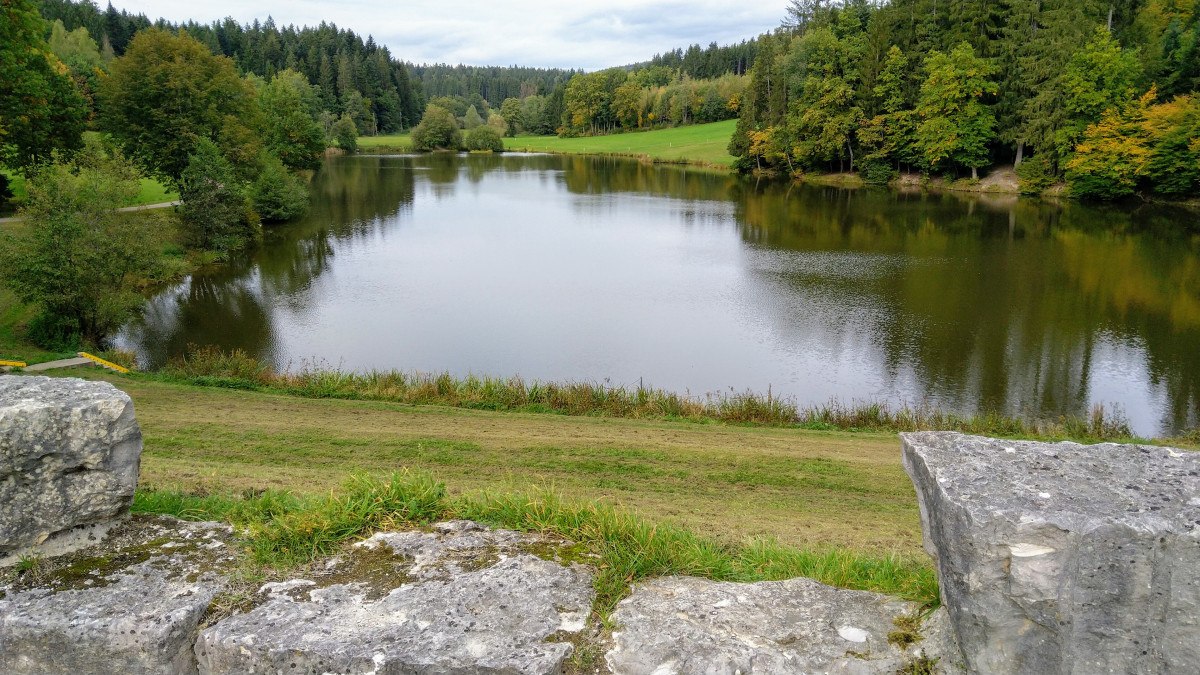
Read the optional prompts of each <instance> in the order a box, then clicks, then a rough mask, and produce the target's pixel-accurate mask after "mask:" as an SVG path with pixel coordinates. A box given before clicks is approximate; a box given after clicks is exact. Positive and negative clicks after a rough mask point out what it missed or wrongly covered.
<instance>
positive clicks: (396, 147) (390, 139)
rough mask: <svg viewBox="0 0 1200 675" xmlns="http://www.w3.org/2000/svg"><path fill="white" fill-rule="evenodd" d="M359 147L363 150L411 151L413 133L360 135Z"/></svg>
mask: <svg viewBox="0 0 1200 675" xmlns="http://www.w3.org/2000/svg"><path fill="white" fill-rule="evenodd" d="M358 147H359V148H360V149H362V150H373V151H377V152H382V151H388V150H390V151H394V152H411V151H412V135H410V134H395V135H392V136H359V137H358Z"/></svg>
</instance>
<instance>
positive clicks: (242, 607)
mask: <svg viewBox="0 0 1200 675" xmlns="http://www.w3.org/2000/svg"><path fill="white" fill-rule="evenodd" d="M140 449H141V435H140V432H139V431H138V428H137V424H136V422H135V421H134V418H133V408H132V404H131V402H130V400H129V398H128V397H127V396H126V395H125V394H123V393H121V392H120V391H118V390H116V389H115V388H113V387H112V386H110V385H107V384H103V383H92V382H83V381H80V380H69V379H50V378H25V377H0V462H2V463H0V553H7V555H8V557H9V560H8V561H7V562H0V672H2V673H14V674H22V673H72V674H74V673H91V672H122V673H187V674H194V673H205V674H208V673H213V674H215V673H242V672H286V673H326V672H333V673H352V672H353V673H369V672H377V673H383V672H404V673H442V672H456V673H547V674H549V673H561V672H564V670H566V671H569V672H589V673H592V672H609V673H618V674H628V675H641V674H645V673H660V674H663V675H666V674H668V673H678V674H684V673H745V674H750V673H858V674H868V673H881V674H883V673H887V674H891V673H896V672H921V673H925V672H929V670H930V669H932V670H933V671H934V672H942V673H957V672H962V671H967V672H971V673H988V674H991V673H999V674H1010V673H1012V674H1016V673H1080V674H1084V673H1115V672H1128V673H1134V672H1137V673H1195V672H1200V456H1198V455H1197V454H1194V453H1188V452H1184V451H1178V450H1171V449H1166V448H1154V447H1140V446H1118V445H1101V446H1093V447H1086V446H1081V445H1075V444H1071V443H1060V444H1043V443H1029V442H1016V441H997V440H992V439H985V438H975V437H969V436H963V435H961V434H945V433H921V434H905V435H904V436H903V461H904V465H905V467H906V469H907V470H908V472H909V474H910V475H911V476H912V479H913V483H914V485H915V486H916V489H917V497H918V501H919V505H920V510H921V519H922V525H923V528H924V533H925V544H926V548H927V549H928V551H929V553H930V554H931V555H932V556H933V557H934V558H935V560H936V564H937V570H938V575H939V578H940V580H941V590H942V599H943V602H944V605H945V608H943V609H941V610H939V611H938V612H935V613H933V614H932V615H930V616H924V617H923V618H924V623H923V624H922V623H921V622H920V617H922V616H923V614H922V608H921V607H918V606H916V605H914V604H912V603H908V602H903V601H899V600H897V599H895V598H889V597H886V596H882V595H878V594H874V593H863V592H856V591H848V590H841V589H835V588H831V587H828V586H824V585H822V584H819V583H817V582H815V581H811V580H808V579H793V580H788V581H780V582H769V583H758V584H737V583H722V582H715V581H710V580H704V579H695V578H683V577H672V578H662V579H652V580H647V581H645V582H642V583H638V584H635V585H634V587H633V591H632V593H631V594H630V596H629V597H627V598H626V599H624V600H623V601H622V602H621V603H620V604H619V605H618V607H617V608H616V610H615V611H614V612H613V613H612V614H611V615H610V616H609V617H608V622H607V623H604V622H602V621H601V619H600V617H598V616H597V615H596V613H595V607H594V601H595V594H594V592H593V588H592V586H593V581H594V579H595V578H596V576H597V572H598V570H597V569H596V563H595V560H594V559H591V558H589V557H588V556H587V555H586V554H581V553H580V552H579V550H578V547H576V546H573V545H572V544H571V543H570V542H567V541H565V540H562V539H559V538H556V537H552V536H545V535H539V534H529V533H517V532H508V531H503V530H493V529H490V528H487V527H484V526H481V525H478V524H476V523H469V522H462V521H456V522H448V523H441V524H438V525H435V526H432V527H430V528H426V529H424V530H421V531H414V532H391V533H380V534H376V535H375V536H373V537H371V538H370V539H368V540H366V541H364V542H360V543H358V544H356V545H354V546H351V547H347V548H346V549H345V550H344V551H342V552H341V553H340V554H339V555H336V556H333V557H330V558H328V559H322V560H317V561H315V562H314V563H312V564H311V565H309V566H307V567H305V568H303V569H300V570H296V571H294V573H293V574H292V575H290V576H287V577H281V578H278V579H276V580H274V581H272V582H271V583H266V584H262V585H261V586H259V585H248V584H247V580H246V576H245V575H244V574H242V573H241V572H244V571H245V570H246V569H248V567H247V560H246V558H245V555H246V553H245V550H244V545H243V543H242V542H239V541H238V537H237V534H236V533H235V532H233V531H232V530H231V529H230V528H228V527H226V526H222V525H218V524H213V523H207V524H206V523H199V524H194V523H183V522H180V521H176V520H174V519H170V518H161V517H145V516H142V517H133V518H130V517H128V515H127V512H128V507H129V504H130V501H131V499H132V495H133V490H134V486H135V482H136V476H137V467H138V456H139V453H140ZM80 528H85V530H84V531H85V532H88V533H90V534H92V535H93V539H92V540H90V541H89V540H86V538H81V537H78V536H77V537H74V538H72V537H70V536H69V535H70V533H72V532H75V533H78V532H80ZM86 528H92V529H90V530H89V529H86ZM96 528H100V529H96ZM101 530H107V532H103V531H101ZM101 536H105V537H106V538H105V539H104V540H103V541H100V537H101ZM56 541H57V542H60V543H62V542H67V543H69V544H72V545H74V546H75V547H77V548H78V547H80V546H82V548H78V550H75V551H73V552H70V553H66V554H63V552H64V550H65V547H63V546H60V547H59V549H58V550H54V549H51V548H47V544H51V543H53V542H56ZM31 553H39V554H40V555H42V556H44V560H42V561H41V562H39V564H38V565H37V566H35V569H34V570H32V571H31V570H29V569H25V570H24V571H19V572H18V571H15V570H16V569H17V568H16V567H14V566H13V565H12V563H13V562H14V559H15V558H16V557H17V556H18V555H22V556H26V560H28V556H29V555H31ZM6 565H7V567H6ZM249 569H253V566H250V568H249Z"/></svg>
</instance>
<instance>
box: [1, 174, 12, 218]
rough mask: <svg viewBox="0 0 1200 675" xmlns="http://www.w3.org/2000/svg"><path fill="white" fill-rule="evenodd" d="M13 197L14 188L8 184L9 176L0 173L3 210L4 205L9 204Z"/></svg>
mask: <svg viewBox="0 0 1200 675" xmlns="http://www.w3.org/2000/svg"><path fill="white" fill-rule="evenodd" d="M12 198H13V192H12V188H11V187H9V185H8V176H6V175H4V174H2V173H0V210H3V209H4V207H6V206H8V203H9V202H11V201H12Z"/></svg>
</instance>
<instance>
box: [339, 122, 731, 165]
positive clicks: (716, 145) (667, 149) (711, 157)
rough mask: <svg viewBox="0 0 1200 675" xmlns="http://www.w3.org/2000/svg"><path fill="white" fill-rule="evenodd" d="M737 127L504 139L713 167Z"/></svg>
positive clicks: (395, 140) (516, 147)
mask: <svg viewBox="0 0 1200 675" xmlns="http://www.w3.org/2000/svg"><path fill="white" fill-rule="evenodd" d="M736 126H737V122H736V121H735V120H730V121H727V122H717V123H715V124H696V125H692V126H686V127H679V128H676V129H662V130H659V131H638V132H630V133H625V134H612V135H610V136H591V137H588V138H559V137H558V136H520V137H517V138H506V139H504V147H505V148H506V149H507V150H512V151H523V152H551V153H559V154H565V155H621V156H628V157H646V158H649V159H652V160H656V161H660V162H687V163H692V164H706V165H712V166H722V167H724V166H730V165H731V164H733V157H732V156H730V154H729V150H728V146H729V139H730V137H731V136H733V130H734V128H735V127H736ZM358 147H360V148H362V149H363V150H375V151H379V150H393V151H397V152H408V151H411V150H412V137H411V136H410V135H408V134H400V135H395V136H362V137H360V138H359V139H358Z"/></svg>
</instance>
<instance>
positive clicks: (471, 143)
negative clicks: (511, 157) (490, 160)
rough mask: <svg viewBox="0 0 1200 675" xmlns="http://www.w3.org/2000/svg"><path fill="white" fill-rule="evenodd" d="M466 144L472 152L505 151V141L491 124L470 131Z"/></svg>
mask: <svg viewBox="0 0 1200 675" xmlns="http://www.w3.org/2000/svg"><path fill="white" fill-rule="evenodd" d="M466 146H467V150H470V151H472V152H482V151H487V152H504V141H503V140H501V138H500V134H498V133H496V130H495V129H494V128H492V127H490V126H481V127H475V128H474V129H471V130H470V131H468V132H467V137H466Z"/></svg>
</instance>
